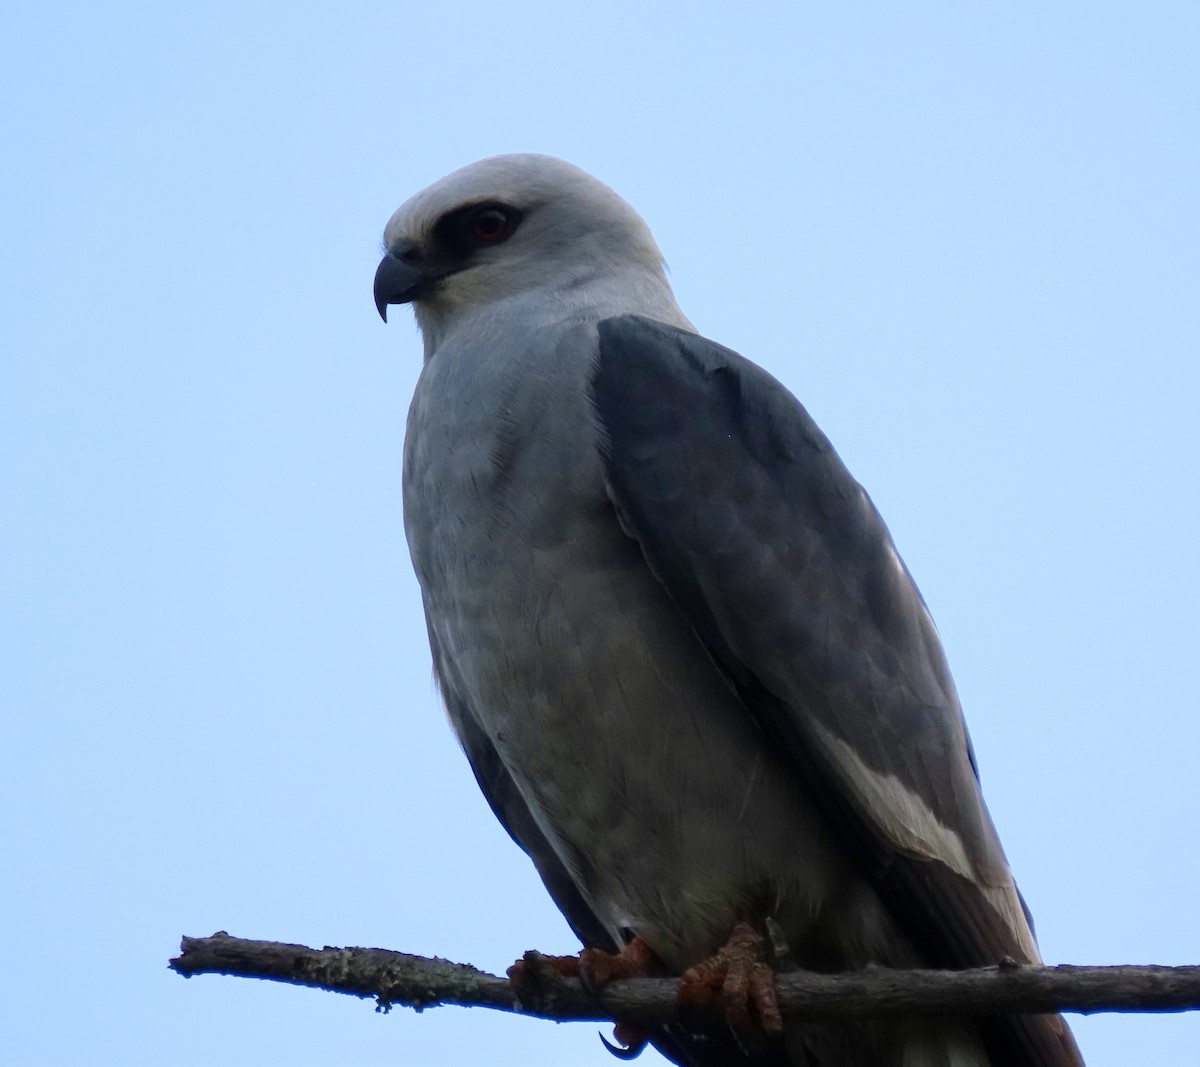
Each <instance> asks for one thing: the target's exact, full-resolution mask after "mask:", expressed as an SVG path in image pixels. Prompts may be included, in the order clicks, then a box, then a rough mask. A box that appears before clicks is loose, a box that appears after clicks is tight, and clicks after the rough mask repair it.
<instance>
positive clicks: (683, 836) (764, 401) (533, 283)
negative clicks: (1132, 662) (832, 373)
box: [375, 155, 1082, 1067]
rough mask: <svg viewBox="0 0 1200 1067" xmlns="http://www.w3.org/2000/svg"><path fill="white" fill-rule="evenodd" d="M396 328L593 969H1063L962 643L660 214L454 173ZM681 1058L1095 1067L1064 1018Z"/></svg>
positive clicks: (476, 737)
mask: <svg viewBox="0 0 1200 1067" xmlns="http://www.w3.org/2000/svg"><path fill="white" fill-rule="evenodd" d="M384 243H385V247H386V254H385V256H384V258H383V260H382V262H381V263H380V265H379V269H378V271H377V273H376V276H375V300H376V305H377V307H378V309H379V311H380V313H381V314H382V315H383V316H384V317H385V318H386V312H387V307H388V305H389V304H404V303H411V304H412V305H413V308H414V310H415V313H416V317H417V322H418V324H419V325H420V328H421V331H422V334H423V337H424V344H425V365H424V369H423V370H422V373H421V378H420V382H419V384H418V385H417V389H416V393H415V395H414V397H413V401H412V407H411V409H410V413H409V421H408V434H407V439H406V442H405V453H404V506H405V529H406V533H407V536H408V542H409V546H410V549H411V552H412V557H413V562H414V565H415V567H416V571H417V575H418V577H419V580H420V584H421V589H422V594H423V598H424V606H425V614H426V620H427V624H428V630H429V641H430V645H431V646H432V650H433V661H434V667H435V670H436V673H437V677H438V681H439V682H440V685H441V689H442V693H443V696H444V699H445V703H446V707H447V709H448V711H449V715H450V719H451V722H452V724H453V726H454V729H455V731H456V732H457V734H458V738H459V740H460V741H461V743H462V745H463V747H464V748H465V750H466V753H467V756H468V758H469V759H470V761H471V765H472V767H473V769H474V772H475V776H476V778H477V779H478V781H479V784H480V786H481V787H482V789H483V791H484V793H485V794H486V796H487V798H488V801H489V802H490V804H491V806H492V808H493V810H494V811H495V813H496V815H497V816H498V817H499V818H500V820H501V821H502V822H503V823H504V825H505V826H506V827H507V828H508V830H509V832H510V833H511V834H512V835H513V837H514V838H515V839H516V841H517V843H518V844H520V845H521V847H522V848H524V849H525V851H526V852H527V853H528V854H529V855H530V857H531V858H532V860H533V862H534V864H535V865H536V867H537V869H538V871H539V873H540V874H541V877H542V879H543V881H544V882H545V884H546V887H547V889H548V890H549V891H550V893H551V895H552V896H553V898H554V900H555V902H556V903H557V904H558V906H559V908H560V909H561V910H562V911H563V913H564V914H565V915H566V917H567V920H568V921H569V922H570V923H571V925H572V927H573V928H574V930H575V931H576V933H577V934H578V935H579V937H580V939H581V940H582V941H583V942H584V944H585V945H587V946H592V947H594V948H597V949H603V950H606V951H609V952H615V951H616V950H618V949H619V948H621V946H623V945H626V944H628V943H631V942H633V941H635V940H636V941H637V943H639V944H641V945H644V946H647V947H648V949H649V950H650V951H651V952H652V954H653V956H654V957H655V958H656V959H657V960H658V961H661V965H662V966H663V967H664V968H665V969H666V970H668V971H669V972H671V973H676V974H680V973H683V972H684V971H685V970H687V969H688V968H690V967H693V965H696V964H698V963H700V962H701V961H703V960H705V959H707V958H709V957H711V956H712V955H713V954H714V953H715V952H717V950H718V949H720V948H721V946H722V945H723V944H724V943H725V942H726V941H727V939H728V938H729V937H730V935H731V932H732V931H733V930H734V929H735V927H737V926H738V924H740V923H745V924H750V925H751V926H752V927H754V928H755V929H757V930H760V931H761V930H764V929H768V928H769V929H770V930H772V931H775V932H778V933H780V934H781V935H782V937H783V939H784V940H785V941H786V944H787V947H788V951H789V952H790V954H791V955H792V957H793V958H794V959H795V960H796V961H797V962H798V963H799V965H801V966H803V967H807V968H811V969H814V970H819V971H844V970H853V969H857V968H862V967H865V966H868V965H872V964H874V965H882V966H891V967H909V966H933V967H949V968H956V967H969V966H977V965H986V964H993V963H996V962H997V961H999V960H1001V959H1003V958H1005V957H1011V958H1012V959H1014V960H1017V961H1024V962H1036V961H1038V959H1039V957H1038V950H1037V946H1036V944H1035V941H1034V937H1033V932H1032V928H1031V924H1030V922H1029V919H1028V913H1027V912H1026V910H1025V908H1024V903H1023V901H1022V900H1021V897H1020V895H1019V893H1018V892H1017V889H1016V886H1015V884H1014V882H1013V879H1012V875H1011V872H1010V871H1009V867H1008V863H1007V861H1006V859H1005V856H1004V852H1003V850H1002V849H1001V846H1000V842H999V839H998V837H997V835H996V831H995V829H994V828H993V825H992V822H991V819H990V817H989V816H988V813H987V809H986V808H985V806H984V803H983V799H982V797H981V795H980V791H979V782H978V776H977V772H976V767H975V760H974V755H973V753H972V751H971V746H970V741H969V740H968V737H967V733H966V728H965V724H964V722H963V718H962V713H961V710H960V708H959V703H958V698H957V696H956V695H955V690H954V685H953V683H952V681H951V678H950V673H949V671H948V669H947V666H946V662H945V658H944V656H943V653H942V649H941V645H940V643H939V640H938V636H937V632H936V630H935V628H934V625H933V622H932V620H931V619H930V616H929V613H928V611H927V610H926V607H925V604H924V602H923V601H922V599H921V596H920V594H919V593H918V591H917V588H916V586H915V585H914V584H913V581H912V579H911V577H910V576H909V574H908V571H907V569H906V568H905V566H904V564H903V563H902V562H901V560H900V557H899V556H898V555H897V553H896V550H895V548H894V547H893V545H892V541H891V538H890V536H889V534H888V532H887V529H886V527H885V526H884V524H883V521H882V520H881V518H880V517H879V514H878V513H877V512H876V510H875V508H874V506H873V505H872V503H871V501H870V499H869V498H868V497H867V495H866V493H865V492H864V491H863V490H862V488H861V487H860V486H859V485H858V484H857V483H856V482H855V481H854V480H853V478H852V477H851V476H850V474H849V473H848V472H847V471H846V468H845V467H844V466H843V465H842V463H841V461H840V460H839V458H838V456H837V454H836V453H835V452H834V451H833V449H832V447H831V446H830V444H829V442H828V440H827V439H826V438H825V436H824V435H823V434H822V433H821V431H820V430H819V429H818V428H817V427H816V425H815V424H814V423H813V421H812V420H811V419H810V418H809V416H808V413H807V412H806V411H805V410H804V408H803V407H802V406H801V405H800V404H799V403H798V402H797V401H796V400H795V398H794V397H792V396H791V395H790V394H789V393H788V392H787V391H786V390H785V389H784V388H783V387H782V386H781V385H780V384H779V383H778V382H777V381H775V380H774V379H773V378H772V377H771V376H770V375H768V374H767V373H766V372H765V371H763V370H762V369H760V368H759V367H757V366H756V365H755V364H753V363H750V362H748V361H747V360H745V359H743V358H742V357H741V356H739V355H737V354H735V353H734V352H731V351H729V350H728V349H726V348H722V347H721V346H720V345H717V344H715V343H714V342H712V341H708V340H706V339H704V338H703V337H700V336H699V335H698V334H697V333H696V331H695V329H694V328H693V327H692V325H691V324H690V323H689V322H688V320H687V319H686V318H685V317H684V315H683V313H682V312H681V311H680V309H679V307H678V305H677V304H676V303H675V299H674V297H673V295H672V293H671V289H670V286H669V285H668V283H667V279H666V276H665V273H664V269H663V263H662V255H661V253H660V252H659V249H658V246H657V245H656V244H655V241H654V238H653V237H652V236H651V234H650V231H649V229H648V228H647V226H646V225H645V223H644V222H643V221H642V219H641V218H640V217H639V216H638V214H637V213H636V212H635V211H634V210H633V209H632V208H631V207H630V206H629V205H628V204H626V203H625V201H623V200H622V199H621V198H620V197H618V196H617V195H616V193H614V192H613V191H612V190H610V189H609V188H608V187H607V186H605V185H603V184H601V183H600V182H599V181H597V180H596V179H594V178H592V177H591V176H589V175H588V174H586V173H584V172H583V171H581V170H579V169H578V168H576V167H573V166H571V165H569V164H567V163H564V162H562V161H560V160H556V159H552V158H549V157H546V156H539V155H509V156H499V157H496V158H493V159H487V160H483V161H482V162H479V163H475V164H473V165H471V166H468V167H466V168H464V169H462V170H459V171H457V172H455V173H454V174H451V175H449V176H448V177H446V178H444V179H442V180H441V181H439V182H437V183H435V184H434V185H432V186H430V187H429V188H428V189H426V190H424V191H423V192H421V193H419V194H417V195H416V196H415V197H413V198H412V199H411V200H409V201H408V202H407V203H406V204H404V205H403V206H402V207H401V208H400V209H399V210H398V211H397V212H396V213H395V215H393V216H392V218H391V220H390V221H389V222H388V225H387V228H386V231H385V235H384ZM651 1037H652V1040H653V1041H654V1042H655V1044H656V1045H658V1047H659V1048H661V1049H662V1050H663V1051H664V1052H665V1053H666V1054H667V1055H668V1056H669V1057H670V1058H672V1059H675V1060H676V1061H678V1062H680V1063H685V1064H697V1065H704V1067H708V1065H714V1067H715V1065H716V1064H752V1063H753V1064H806V1065H811V1067H828V1065H832V1064H839V1065H843V1064H845V1065H849V1064H853V1065H856V1067H1000V1065H1005V1067H1009V1065H1021V1067H1071V1065H1074V1067H1079V1065H1080V1064H1081V1063H1082V1061H1081V1059H1080V1057H1079V1053H1078V1051H1077V1050H1076V1048H1075V1045H1074V1042H1073V1040H1072V1038H1071V1035H1070V1031H1069V1030H1068V1029H1067V1027H1066V1025H1065V1024H1064V1022H1063V1020H1062V1019H1061V1017H1059V1016H1053V1015H1052V1016H1028V1017H1011V1018H1000V1019H983V1020H968V1019H960V1020H951V1019H928V1018H915V1019H907V1020H901V1021H888V1022H878V1023H854V1024H851V1023H827V1024H817V1023H811V1022H809V1023H805V1024H789V1025H788V1026H787V1029H786V1034H785V1036H784V1037H783V1038H782V1039H778V1040H775V1041H773V1042H767V1043H763V1042H761V1041H759V1042H754V1041H747V1042H739V1041H738V1040H737V1039H736V1037H735V1035H734V1034H733V1033H732V1031H730V1030H728V1029H727V1028H724V1027H709V1028H708V1029H707V1030H705V1031H703V1032H697V1033H692V1032H690V1031H687V1030H684V1029H680V1028H674V1029H673V1030H671V1031H669V1032H668V1031H662V1032H659V1033H656V1034H654V1035H651Z"/></svg>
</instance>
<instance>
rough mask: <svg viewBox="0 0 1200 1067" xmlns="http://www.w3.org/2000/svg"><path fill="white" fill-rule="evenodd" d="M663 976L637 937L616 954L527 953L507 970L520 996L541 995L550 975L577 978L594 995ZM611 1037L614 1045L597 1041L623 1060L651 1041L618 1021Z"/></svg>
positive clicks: (592, 951)
mask: <svg viewBox="0 0 1200 1067" xmlns="http://www.w3.org/2000/svg"><path fill="white" fill-rule="evenodd" d="M664 973H665V968H664V967H663V965H662V961H661V960H660V959H659V958H658V956H656V955H655V954H654V950H653V949H652V948H651V947H650V946H649V945H647V944H646V942H645V941H643V940H642V939H641V938H640V937H638V936H637V935H636V934H635V935H634V936H632V937H631V938H630V939H629V940H628V941H626V942H625V944H624V945H622V946H621V950H620V951H619V952H616V953H613V952H605V951H604V950H603V949H599V948H585V949H584V950H583V951H582V952H580V953H579V955H578V956H543V955H542V954H541V953H540V952H526V953H525V955H524V956H523V957H522V958H521V959H519V960H517V962H516V963H514V964H513V965H512V966H511V967H509V969H508V977H509V981H511V982H512V983H513V985H515V986H516V987H517V989H518V995H519V996H520V993H521V991H524V992H525V993H526V994H528V993H530V992H533V993H534V995H535V996H536V995H538V993H539V992H541V993H544V992H545V989H544V986H545V979H546V978H547V977H550V976H552V975H553V976H557V977H559V978H578V979H579V980H580V981H581V982H582V983H583V985H584V986H585V988H587V989H588V990H589V991H590V992H593V993H594V992H596V990H598V989H600V988H601V987H603V986H606V985H608V983H609V982H617V981H620V980H621V979H623V978H652V977H655V976H657V975H662V974H664ZM539 986H540V987H541V988H540V989H539ZM521 999H522V1000H525V999H526V997H524V996H522V997H521ZM613 1038H614V1039H615V1040H616V1041H617V1044H616V1045H613V1044H612V1043H610V1042H608V1041H605V1039H604V1037H603V1036H601V1038H600V1040H601V1041H604V1047H605V1048H607V1049H608V1051H609V1052H611V1053H612V1054H613V1055H614V1056H618V1057H620V1058H621V1059H626V1060H631V1059H633V1058H634V1057H635V1056H636V1055H638V1054H639V1053H640V1052H641V1051H642V1049H644V1048H645V1047H646V1045H647V1043H648V1042H649V1040H650V1038H649V1033H648V1032H647V1031H646V1030H644V1029H643V1028H642V1027H639V1026H633V1025H631V1024H630V1023H623V1022H619V1021H618V1022H617V1023H616V1024H615V1025H614V1026H613Z"/></svg>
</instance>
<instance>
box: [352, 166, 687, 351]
mask: <svg viewBox="0 0 1200 1067" xmlns="http://www.w3.org/2000/svg"><path fill="white" fill-rule="evenodd" d="M383 239H384V245H385V248H386V254H385V255H384V257H383V260H382V262H381V263H380V264H379V269H378V270H377V271H376V274H375V304H376V307H377V308H378V309H379V313H380V315H382V316H383V317H384V318H385V319H386V318H387V306H388V305H389V304H407V303H411V304H413V305H414V307H415V309H416V312H417V319H418V322H419V323H420V324H421V328H422V330H424V331H425V333H426V337H427V340H428V339H429V334H430V332H431V331H432V330H437V329H440V328H441V327H442V326H443V325H444V323H445V322H446V321H447V320H448V319H449V318H451V317H452V316H454V315H455V314H457V313H458V312H460V311H462V310H463V309H475V308H480V307H483V306H485V305H489V304H494V303H497V302H500V301H507V300H512V299H514V298H515V299H519V298H521V297H522V296H525V295H527V294H536V296H537V297H538V298H539V299H541V300H542V301H543V302H545V301H547V300H549V299H552V298H553V297H555V296H561V297H563V298H564V299H565V300H566V301H567V302H568V303H570V302H571V301H575V302H577V303H582V302H584V301H586V300H587V299H589V298H590V299H602V294H603V291H604V290H605V289H606V288H615V282H616V281H617V280H620V281H621V282H622V283H623V284H624V285H625V286H627V287H628V285H629V283H630V282H631V281H632V282H633V288H634V289H639V288H640V289H642V290H651V291H654V292H655V295H656V298H657V299H659V300H661V299H662V293H665V294H666V299H667V300H670V302H671V304H672V306H673V303H674V302H673V300H671V298H670V289H669V287H668V286H667V282H666V278H665V275H664V273H663V265H662V253H661V252H660V251H659V249H658V246H657V245H656V244H655V242H654V238H653V236H652V235H651V233H650V230H649V228H648V227H647V226H646V224H645V222H644V221H643V220H642V218H641V216H640V215H638V213H637V212H636V211H634V210H633V208H632V207H630V206H629V205H628V204H627V203H626V202H625V201H624V200H622V199H621V198H620V197H619V196H618V195H617V194H616V193H614V192H613V191H612V190H611V189H610V188H608V186H606V185H605V184H604V183H603V182H600V181H598V180H597V179H595V178H593V177H592V176H591V175H590V174H587V173H586V172H585V171H582V170H580V169H579V168H578V167H575V166H572V165H571V164H570V163H566V162H564V161H563V160H561V159H555V158H553V157H552V156H543V155H534V154H517V155H505V156H494V157H492V158H491V159H484V160H481V161H480V162H478V163H472V164H471V165H470V166H467V167H464V168H463V169H462V170H458V171H455V172H454V173H453V174H450V175H448V176H447V177H445V178H442V179H441V180H440V181H437V182H435V183H434V184H433V185H431V186H429V187H428V188H427V189H425V190H423V191H422V192H420V193H418V194H417V195H416V196H414V197H413V198H412V199H411V200H409V201H408V202H407V203H405V204H404V205H403V206H402V207H401V208H400V209H399V210H397V211H396V213H395V214H394V215H393V216H392V217H391V219H390V220H389V221H388V224H387V228H386V229H385V230H384V237H383Z"/></svg>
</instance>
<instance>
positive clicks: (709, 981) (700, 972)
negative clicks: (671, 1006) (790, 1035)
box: [679, 922, 783, 1034]
mask: <svg viewBox="0 0 1200 1067" xmlns="http://www.w3.org/2000/svg"><path fill="white" fill-rule="evenodd" d="M717 993H720V994H721V1001H722V1004H723V1006H724V1009H725V1016H726V1018H727V1019H728V1020H729V1025H730V1026H732V1027H733V1029H734V1030H735V1031H737V1032H740V1033H742V1034H748V1033H752V1032H753V1031H754V1030H755V1029H756V1022H757V1028H759V1029H761V1030H762V1031H764V1032H766V1033H768V1034H779V1033H782V1032H783V1016H781V1015H780V1013H779V1003H778V1000H777V999H776V996H775V972H774V970H772V968H771V965H770V964H769V963H767V956H766V939H765V938H764V937H763V936H762V934H760V933H758V932H757V931H756V930H755V929H754V927H752V926H751V925H750V924H749V923H744V922H743V923H738V924H737V926H735V927H734V928H733V933H732V934H730V936H729V940H728V941H727V942H725V944H724V945H723V946H721V948H720V949H718V950H717V954H716V955H715V956H711V957H709V958H708V959H706V960H704V961H703V962H701V963H698V964H696V966H695V967H691V968H689V969H688V970H687V971H685V972H684V974H683V977H682V978H681V979H680V980H679V1002H680V1004H696V1005H703V1004H708V1003H709V1002H710V1001H711V1000H712V999H713V998H714V996H716V994H717ZM751 1009H753V1013H752V1012H751Z"/></svg>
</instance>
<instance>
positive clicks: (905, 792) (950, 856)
mask: <svg viewBox="0 0 1200 1067" xmlns="http://www.w3.org/2000/svg"><path fill="white" fill-rule="evenodd" d="M812 725H813V727H814V728H815V729H816V730H817V731H818V732H819V733H820V735H821V739H822V741H823V743H824V745H825V748H826V751H827V752H828V753H829V754H830V755H831V756H832V757H833V759H834V761H835V762H836V763H837V765H838V770H839V771H841V774H842V781H843V782H845V783H846V784H847V785H848V786H849V787H850V788H851V789H853V790H854V791H855V793H856V796H855V799H856V800H857V801H858V803H859V804H860V805H862V807H863V809H864V810H865V811H869V812H870V813H871V814H872V816H873V817H874V818H875V819H876V820H877V821H878V822H879V824H880V825H881V826H882V827H883V829H884V831H885V832H886V833H887V835H888V837H889V838H890V839H891V840H892V842H893V843H894V844H895V845H896V847H897V848H899V849H901V850H903V851H905V852H908V853H910V854H911V855H914V856H923V857H925V858H926V859H931V860H938V861H940V862H942V863H944V864H946V866H948V867H949V868H950V869H951V870H952V871H954V872H955V873H956V874H960V875H962V876H963V877H964V878H966V879H968V880H969V881H971V882H972V883H973V884H974V885H975V886H976V888H977V889H978V890H979V893H980V895H981V896H982V897H983V898H984V899H985V900H986V901H987V902H988V903H989V904H990V905H991V906H992V908H993V909H994V910H995V911H996V913H997V914H998V915H999V916H1000V917H1001V918H1002V919H1003V920H1004V922H1005V924H1006V925H1007V926H1008V928H1009V929H1010V930H1011V931H1012V933H1013V935H1014V936H1015V937H1016V939H1017V941H1018V943H1019V944H1020V946H1021V948H1022V949H1023V950H1024V951H1025V953H1026V955H1027V956H1028V958H1029V960H1030V961H1031V962H1033V963H1040V962H1041V955H1040V954H1039V952H1038V948H1037V942H1036V941H1034V939H1033V933H1032V931H1030V929H1029V924H1028V923H1027V922H1026V921H1025V912H1024V909H1022V907H1021V902H1020V899H1019V898H1018V897H1017V891H1016V887H1015V886H1014V885H1013V884H1012V882H1011V881H1006V882H1004V883H1002V884H1000V885H994V884H989V882H988V881H987V880H985V879H984V878H982V877H980V875H979V873H978V872H977V871H976V869H975V865H974V864H973V863H972V862H971V858H970V856H969V855H968V854H967V849H966V846H965V845H964V844H963V839H962V838H961V837H960V836H959V835H958V833H957V832H955V831H954V830H953V829H952V828H951V827H949V826H947V825H946V824H945V823H944V822H942V821H941V820H940V819H939V818H938V817H937V816H936V815H935V814H934V813H933V812H932V811H930V809H929V805H927V804H926V803H925V802H924V801H923V800H922V799H921V798H920V797H919V796H918V795H917V794H916V793H914V792H913V791H912V790H911V789H909V788H908V787H907V786H906V785H904V783H903V782H901V781H900V780H899V779H898V778H895V777H894V776H893V775H890V774H880V773H879V772H878V771H875V770H872V769H871V768H870V767H868V766H867V765H866V764H865V763H864V762H863V761H862V759H861V758H859V755H858V753H857V752H855V751H854V749H853V748H851V747H850V746H849V745H848V744H847V743H846V742H845V741H843V740H842V739H841V738H840V737H837V736H835V735H834V734H832V733H830V732H829V731H828V730H827V729H826V728H825V727H823V726H822V725H821V724H820V723H817V722H814V723H813V724H812Z"/></svg>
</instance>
